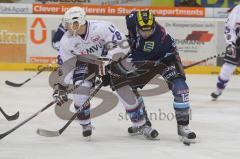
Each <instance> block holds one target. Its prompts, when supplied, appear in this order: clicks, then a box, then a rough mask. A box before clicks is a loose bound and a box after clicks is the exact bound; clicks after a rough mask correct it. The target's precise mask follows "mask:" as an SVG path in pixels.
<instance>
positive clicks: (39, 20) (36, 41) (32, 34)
mask: <svg viewBox="0 0 240 159" xmlns="http://www.w3.org/2000/svg"><path fill="white" fill-rule="evenodd" d="M39 24H40V27H41V28H42V35H41V38H40V39H36V32H35V28H36V27H37V25H39ZM30 38H31V41H32V42H33V43H34V44H42V43H44V42H45V41H46V39H47V29H46V25H45V23H44V22H43V20H42V18H35V20H34V22H33V23H32V25H31V31H30Z"/></svg>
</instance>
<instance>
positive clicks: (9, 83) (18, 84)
mask: <svg viewBox="0 0 240 159" xmlns="http://www.w3.org/2000/svg"><path fill="white" fill-rule="evenodd" d="M44 70H45V68H43V69H41V70H39V71H38V72H37V73H36V74H35V75H34V76H33V77H30V78H28V79H27V80H26V81H24V82H22V83H14V82H11V81H8V80H6V81H5V83H6V84H7V85H9V86H12V87H21V86H22V85H24V84H25V83H27V82H28V81H30V80H32V79H33V78H35V77H36V76H37V75H39V74H40V73H41V72H43V71H44Z"/></svg>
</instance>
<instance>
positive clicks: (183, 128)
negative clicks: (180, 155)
mask: <svg viewBox="0 0 240 159" xmlns="http://www.w3.org/2000/svg"><path fill="white" fill-rule="evenodd" d="M178 135H179V139H180V141H181V142H183V143H184V144H185V145H190V144H191V143H196V134H195V132H193V131H192V130H191V129H190V128H189V127H188V126H187V125H178Z"/></svg>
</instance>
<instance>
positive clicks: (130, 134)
mask: <svg viewBox="0 0 240 159" xmlns="http://www.w3.org/2000/svg"><path fill="white" fill-rule="evenodd" d="M128 134H129V136H139V135H142V134H141V133H139V132H136V133H128Z"/></svg>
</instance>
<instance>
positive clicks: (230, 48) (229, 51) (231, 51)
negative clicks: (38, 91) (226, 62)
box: [226, 44, 236, 56]
mask: <svg viewBox="0 0 240 159" xmlns="http://www.w3.org/2000/svg"><path fill="white" fill-rule="evenodd" d="M226 54H227V55H229V56H235V55H236V46H235V44H229V45H228V46H227V47H226Z"/></svg>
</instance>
